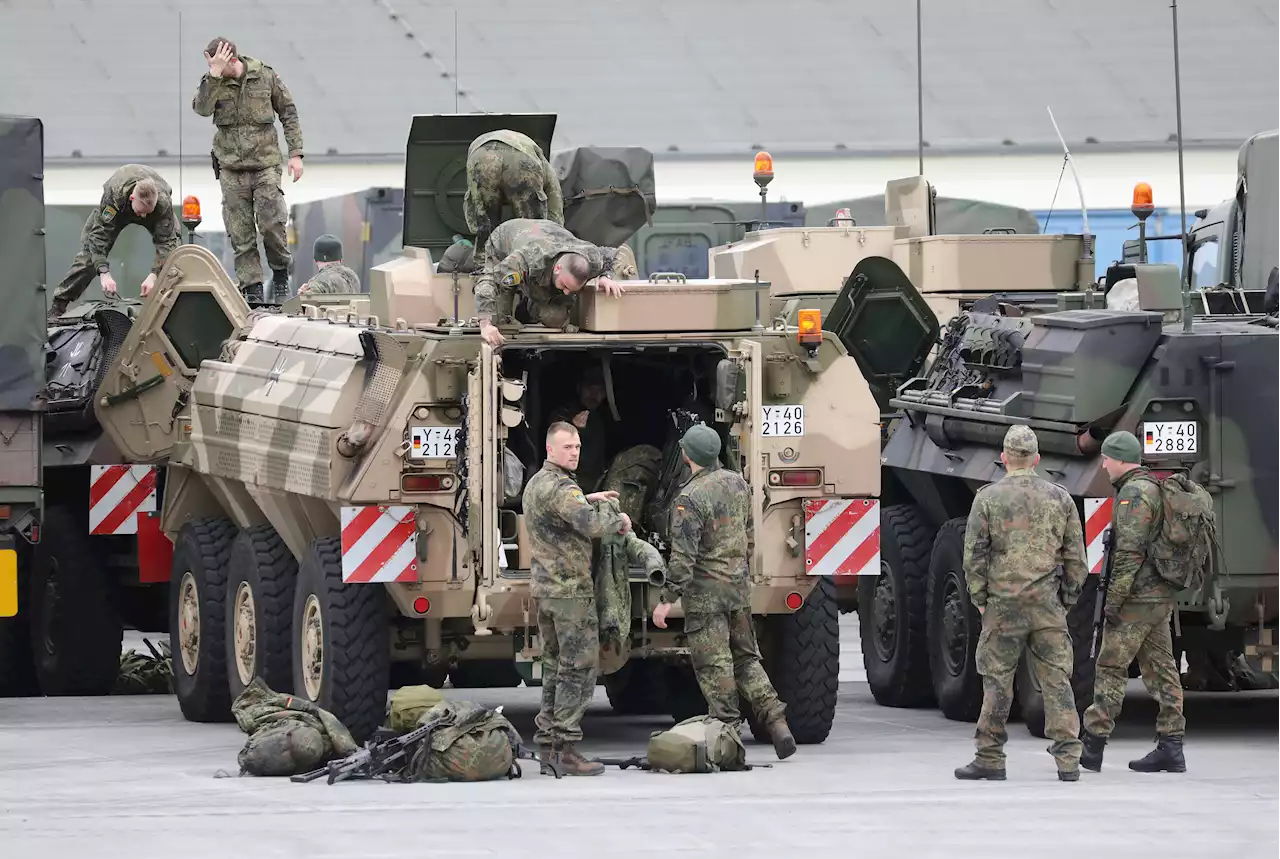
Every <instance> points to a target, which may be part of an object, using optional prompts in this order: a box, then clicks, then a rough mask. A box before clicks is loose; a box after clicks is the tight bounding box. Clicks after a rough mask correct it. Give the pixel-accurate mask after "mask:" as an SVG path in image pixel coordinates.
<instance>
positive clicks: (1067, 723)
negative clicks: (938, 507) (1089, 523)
mask: <svg viewBox="0 0 1280 859" xmlns="http://www.w3.org/2000/svg"><path fill="white" fill-rule="evenodd" d="M1039 447H1040V446H1039V442H1038V441H1037V440H1036V435H1035V433H1034V432H1032V431H1031V428H1030V427H1027V426H1024V425H1022V424H1018V425H1016V426H1013V427H1010V428H1009V431H1008V432H1007V433H1005V436H1004V450H1003V452H1001V454H1000V460H1001V461H1002V462H1003V463H1004V467H1005V476H1004V477H1002V478H1001V479H1000V480H998V481H996V482H995V483H992V484H989V485H987V486H984V487H982V488H981V489H979V490H978V493H977V495H975V496H974V499H973V506H972V507H971V508H970V510H969V522H968V525H967V527H966V529H965V535H964V574H965V580H966V583H967V585H968V589H969V600H970V601H971V602H972V603H973V605H974V606H975V607H977V609H978V612H979V613H980V614H981V615H982V633H981V635H980V636H979V638H978V649H977V653H976V655H975V659H976V662H977V666H978V673H979V674H981V675H982V712H981V714H979V716H978V727H977V730H976V731H975V733H974V738H975V745H976V746H977V755H976V756H975V759H974V761H973V763H970V764H968V765H966V766H963V767H960V768H959V769H957V770H956V771H955V776H956V778H958V779H965V780H974V779H992V780H996V781H1003V780H1004V778H1005V754H1004V744H1005V742H1006V741H1007V740H1008V739H1009V735H1008V733H1007V732H1006V730H1005V723H1006V721H1007V720H1008V718H1009V708H1010V706H1011V705H1012V703H1013V676H1014V672H1016V671H1017V669H1018V661H1019V660H1020V659H1021V658H1022V654H1023V651H1026V653H1027V658H1028V659H1029V661H1030V663H1031V671H1032V673H1033V674H1034V675H1035V677H1036V678H1037V679H1038V680H1039V681H1040V687H1041V689H1042V691H1043V694H1044V731H1045V735H1046V736H1048V737H1049V738H1050V739H1051V740H1053V745H1052V746H1051V747H1050V752H1051V753H1052V754H1053V757H1054V759H1055V760H1056V762H1057V765H1058V778H1059V779H1060V780H1062V781H1079V780H1080V751H1081V744H1080V740H1079V739H1078V738H1077V734H1079V732H1080V717H1079V715H1078V714H1077V713H1076V704H1075V695H1074V693H1073V692H1072V689H1071V670H1072V667H1073V664H1074V655H1073V653H1074V652H1073V650H1072V647H1071V634H1070V632H1069V631H1068V627H1067V610H1068V609H1069V608H1070V607H1071V606H1073V605H1075V603H1076V600H1077V599H1078V598H1079V596H1080V591H1081V589H1082V588H1083V587H1084V582H1085V577H1086V576H1087V575H1088V573H1089V570H1088V568H1087V567H1086V566H1085V563H1084V557H1085V554H1084V534H1083V532H1082V530H1081V528H1080V517H1079V515H1078V514H1077V513H1076V505H1075V502H1074V501H1073V500H1072V499H1071V496H1070V495H1069V494H1068V493H1067V491H1066V490H1065V489H1063V488H1062V487H1060V486H1057V485H1055V484H1053V483H1050V482H1049V481H1048V480H1045V479H1044V478H1042V477H1040V476H1039V475H1038V474H1036V473H1035V466H1036V463H1037V462H1039V461H1040V450H1039ZM1059 567H1061V568H1062V569H1063V570H1064V573H1065V574H1064V575H1062V576H1060V575H1059V574H1058V569H1059Z"/></svg>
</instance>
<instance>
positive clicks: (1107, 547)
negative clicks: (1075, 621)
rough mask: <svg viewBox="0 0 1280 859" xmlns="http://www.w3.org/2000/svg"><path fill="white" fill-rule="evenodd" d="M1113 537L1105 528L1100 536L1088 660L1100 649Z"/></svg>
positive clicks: (1108, 527)
mask: <svg viewBox="0 0 1280 859" xmlns="http://www.w3.org/2000/svg"><path fill="white" fill-rule="evenodd" d="M1114 540H1115V537H1114V535H1113V533H1112V530H1111V527H1110V526H1107V530H1106V533H1104V534H1103V535H1102V552H1103V559H1104V561H1103V566H1102V576H1101V578H1100V580H1099V582H1098V596H1097V598H1096V599H1095V601H1094V603H1093V635H1092V636H1090V638H1089V659H1091V660H1092V659H1095V658H1097V655H1098V651H1099V650H1101V649H1102V626H1103V624H1104V623H1105V622H1106V621H1105V615H1106V609H1107V589H1108V588H1110V587H1111V561H1112V557H1111V556H1112V554H1113V553H1112V551H1111V549H1112V545H1113V543H1114Z"/></svg>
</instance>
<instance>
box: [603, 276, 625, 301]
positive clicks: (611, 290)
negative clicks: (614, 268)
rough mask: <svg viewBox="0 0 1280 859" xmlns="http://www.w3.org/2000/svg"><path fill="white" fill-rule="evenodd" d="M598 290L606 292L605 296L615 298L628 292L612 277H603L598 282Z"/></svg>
mask: <svg viewBox="0 0 1280 859" xmlns="http://www.w3.org/2000/svg"><path fill="white" fill-rule="evenodd" d="M596 288H597V289H602V290H604V293H605V295H611V296H613V297H614V298H617V297H618V296H620V295H622V293H624V292H626V290H625V289H623V288H622V285H621V284H619V283H618V282H617V281H616V280H614V279H613V278H611V277H602V278H600V279H599V280H597V281H596Z"/></svg>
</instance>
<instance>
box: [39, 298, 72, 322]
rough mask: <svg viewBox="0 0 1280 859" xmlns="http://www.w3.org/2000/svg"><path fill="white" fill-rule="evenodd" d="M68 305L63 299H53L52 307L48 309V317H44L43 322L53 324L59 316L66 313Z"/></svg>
mask: <svg viewBox="0 0 1280 859" xmlns="http://www.w3.org/2000/svg"><path fill="white" fill-rule="evenodd" d="M68 304H70V302H68V301H67V300H66V299H65V298H55V299H54V300H53V306H52V307H50V308H49V315H48V316H46V317H45V322H46V323H49V322H53V321H55V320H57V318H58V317H59V316H61V315H62V314H64V313H66V312H67V305H68Z"/></svg>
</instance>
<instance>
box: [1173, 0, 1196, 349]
mask: <svg viewBox="0 0 1280 859" xmlns="http://www.w3.org/2000/svg"><path fill="white" fill-rule="evenodd" d="M1171 3H1172V5H1171V7H1170V8H1172V9H1173V101H1174V109H1175V111H1176V114H1177V121H1178V203H1179V205H1180V206H1181V208H1182V330H1183V331H1184V332H1187V333H1190V331H1191V242H1190V241H1188V237H1187V192H1186V183H1185V182H1184V181H1183V173H1182V74H1181V69H1180V67H1179V64H1178V0H1171Z"/></svg>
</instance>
